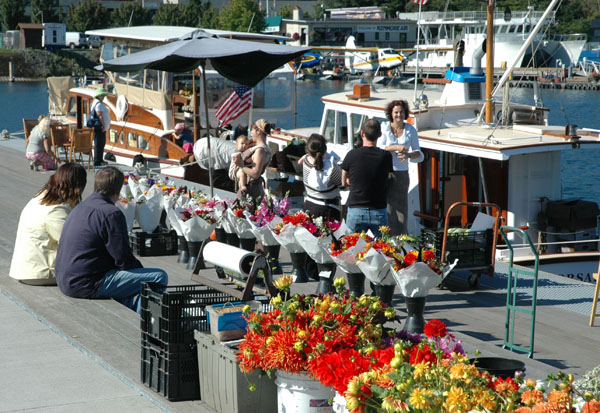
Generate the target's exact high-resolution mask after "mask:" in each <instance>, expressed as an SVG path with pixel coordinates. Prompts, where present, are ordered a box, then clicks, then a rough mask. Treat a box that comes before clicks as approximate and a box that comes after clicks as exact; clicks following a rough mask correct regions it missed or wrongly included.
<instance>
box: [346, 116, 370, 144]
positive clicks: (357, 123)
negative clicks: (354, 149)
mask: <svg viewBox="0 0 600 413" xmlns="http://www.w3.org/2000/svg"><path fill="white" fill-rule="evenodd" d="M367 119H368V118H367V117H366V116H365V115H359V114H358V113H352V114H351V115H350V133H351V135H352V140H353V143H356V142H357V141H360V128H361V127H362V125H363V123H364V122H365V121H366V120H367ZM342 143H344V144H347V143H348V137H347V136H345V137H344V139H343V140H342Z"/></svg>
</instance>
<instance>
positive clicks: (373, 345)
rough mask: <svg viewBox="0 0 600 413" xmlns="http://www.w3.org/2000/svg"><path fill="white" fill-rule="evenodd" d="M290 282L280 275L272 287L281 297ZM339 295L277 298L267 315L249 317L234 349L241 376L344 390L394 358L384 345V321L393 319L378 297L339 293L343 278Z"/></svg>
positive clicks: (339, 284)
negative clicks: (285, 377)
mask: <svg viewBox="0 0 600 413" xmlns="http://www.w3.org/2000/svg"><path fill="white" fill-rule="evenodd" d="M291 282H292V280H291V277H289V276H283V277H280V278H279V279H278V280H277V281H276V286H277V287H278V288H280V289H282V290H283V291H282V294H283V295H284V298H285V296H286V295H288V294H287V293H286V288H285V286H284V288H282V284H286V285H287V286H288V287H287V291H289V285H290V284H291ZM334 284H335V286H336V288H337V292H338V294H336V295H326V296H299V295H294V296H293V297H292V298H290V299H289V300H283V299H282V298H281V295H280V296H277V297H274V298H273V299H272V300H271V304H272V306H273V309H272V310H271V311H269V312H267V313H249V315H248V317H247V320H248V331H247V333H246V336H245V340H244V341H243V342H242V343H241V344H240V346H239V352H238V362H239V366H240V369H241V370H242V371H243V372H246V373H250V372H252V371H254V370H256V369H261V370H263V371H266V372H268V373H271V372H273V371H277V372H286V373H294V374H307V375H308V376H310V377H313V378H317V379H318V380H319V381H321V382H322V383H323V384H324V385H325V386H334V387H335V388H336V389H337V390H339V391H343V390H345V388H346V385H347V383H348V382H349V381H350V379H351V378H352V377H353V376H354V375H356V374H357V373H359V372H362V371H367V370H369V369H370V368H371V367H372V366H376V365H379V364H385V363H386V361H389V360H390V359H391V357H392V356H393V347H390V345H391V343H388V342H386V341H385V339H386V334H385V333H384V330H383V327H382V324H381V323H383V322H385V321H387V320H389V319H393V318H395V312H394V310H393V309H391V308H388V309H385V310H384V309H383V307H382V305H381V303H380V302H379V300H378V299H377V297H366V296H363V297H361V298H360V299H357V298H355V297H352V296H349V295H348V294H346V293H345V292H344V279H343V278H338V279H336V280H335V283H334Z"/></svg>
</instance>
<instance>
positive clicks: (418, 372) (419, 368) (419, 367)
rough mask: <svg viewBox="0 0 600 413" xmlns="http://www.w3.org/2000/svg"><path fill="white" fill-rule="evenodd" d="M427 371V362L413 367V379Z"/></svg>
mask: <svg viewBox="0 0 600 413" xmlns="http://www.w3.org/2000/svg"><path fill="white" fill-rule="evenodd" d="M428 370H429V362H426V361H424V362H420V363H417V364H415V365H414V366H413V377H414V378H415V379H418V378H419V377H421V376H423V374H425V373H426V372H427V371H428Z"/></svg>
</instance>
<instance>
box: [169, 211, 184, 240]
mask: <svg viewBox="0 0 600 413" xmlns="http://www.w3.org/2000/svg"><path fill="white" fill-rule="evenodd" d="M167 220H168V221H169V225H171V228H173V229H174V230H175V232H176V233H177V235H178V236H180V237H182V236H183V231H182V229H181V224H180V223H179V215H178V214H177V212H175V209H173V208H167Z"/></svg>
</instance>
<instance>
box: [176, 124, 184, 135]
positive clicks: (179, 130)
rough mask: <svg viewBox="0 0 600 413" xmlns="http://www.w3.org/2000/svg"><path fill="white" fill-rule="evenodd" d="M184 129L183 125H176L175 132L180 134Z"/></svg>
mask: <svg viewBox="0 0 600 413" xmlns="http://www.w3.org/2000/svg"><path fill="white" fill-rule="evenodd" d="M184 129H185V123H178V124H177V125H175V132H177V133H180V132H181V131H183V130H184Z"/></svg>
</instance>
